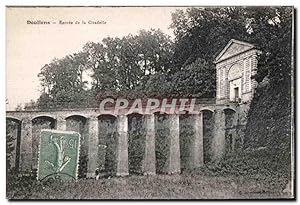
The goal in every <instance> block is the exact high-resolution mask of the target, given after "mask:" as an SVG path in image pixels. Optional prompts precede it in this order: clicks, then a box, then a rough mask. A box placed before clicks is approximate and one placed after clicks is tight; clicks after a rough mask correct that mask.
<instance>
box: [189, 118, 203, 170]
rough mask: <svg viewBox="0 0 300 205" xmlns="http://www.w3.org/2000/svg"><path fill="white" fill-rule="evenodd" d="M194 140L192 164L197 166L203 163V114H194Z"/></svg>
mask: <svg viewBox="0 0 300 205" xmlns="http://www.w3.org/2000/svg"><path fill="white" fill-rule="evenodd" d="M193 121H194V122H193V126H194V140H193V142H194V143H193V146H192V150H191V152H192V166H193V168H197V167H200V166H202V165H203V163H204V155H203V151H204V150H203V114H202V112H200V114H199V115H193Z"/></svg>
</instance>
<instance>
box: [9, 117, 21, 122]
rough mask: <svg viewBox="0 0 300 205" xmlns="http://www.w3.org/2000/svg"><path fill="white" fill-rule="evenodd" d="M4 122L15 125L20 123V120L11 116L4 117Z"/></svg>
mask: <svg viewBox="0 0 300 205" xmlns="http://www.w3.org/2000/svg"><path fill="white" fill-rule="evenodd" d="M6 120H9V121H13V122H17V123H21V121H22V120H21V119H20V118H17V117H12V116H6Z"/></svg>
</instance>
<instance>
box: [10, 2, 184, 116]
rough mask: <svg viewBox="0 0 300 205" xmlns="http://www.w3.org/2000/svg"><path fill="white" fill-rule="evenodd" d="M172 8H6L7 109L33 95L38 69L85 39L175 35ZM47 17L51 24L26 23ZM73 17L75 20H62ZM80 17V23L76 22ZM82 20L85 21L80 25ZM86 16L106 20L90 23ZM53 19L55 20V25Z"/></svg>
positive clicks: (35, 94) (34, 97)
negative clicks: (151, 31) (155, 31)
mask: <svg viewBox="0 0 300 205" xmlns="http://www.w3.org/2000/svg"><path fill="white" fill-rule="evenodd" d="M176 9H180V8H178V7H177V8H174V7H138V8H134V7H105V8H104V7H84V8H78V7H69V8H62V7H52V8H30V7H27V8H16V7H15V8H13V7H10V8H7V9H6V99H7V105H6V108H7V110H14V109H15V108H16V107H17V105H18V104H22V105H24V103H27V102H29V101H30V100H37V99H38V97H39V95H40V89H41V87H40V81H39V78H38V77H37V75H38V73H39V72H40V69H41V68H42V67H43V66H44V65H45V64H47V63H50V62H51V60H52V59H54V58H62V57H64V56H66V55H69V54H73V53H76V52H78V51H80V50H81V49H82V47H83V46H84V44H85V43H87V42H88V41H93V42H100V41H101V40H102V39H103V38H105V37H108V36H110V37H115V36H118V37H122V36H125V35H127V34H129V33H132V34H134V33H137V32H138V31H139V30H140V29H146V30H149V29H151V28H154V29H158V28H159V29H161V30H162V31H163V32H164V33H166V34H168V35H170V36H171V37H172V38H174V35H173V31H172V29H170V28H169V26H170V24H171V13H172V12H174V11H175V10H176ZM28 21H31V22H32V21H46V22H50V25H49V24H29V22H28ZM59 21H64V22H67V21H72V22H73V23H74V24H60V23H59ZM76 21H78V22H80V24H75V22H76ZM82 21H85V22H86V23H87V24H82ZM88 21H99V22H101V21H102V22H106V24H88ZM54 22H55V24H54Z"/></svg>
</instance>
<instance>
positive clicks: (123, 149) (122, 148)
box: [117, 115, 129, 176]
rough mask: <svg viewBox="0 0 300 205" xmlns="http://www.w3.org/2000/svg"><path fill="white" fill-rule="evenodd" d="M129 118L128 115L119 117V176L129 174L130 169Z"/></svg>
mask: <svg viewBox="0 0 300 205" xmlns="http://www.w3.org/2000/svg"><path fill="white" fill-rule="evenodd" d="M127 131H128V118H127V116H126V115H120V116H118V119H117V132H118V133H117V134H118V148H117V176H126V175H129V171H128V135H127Z"/></svg>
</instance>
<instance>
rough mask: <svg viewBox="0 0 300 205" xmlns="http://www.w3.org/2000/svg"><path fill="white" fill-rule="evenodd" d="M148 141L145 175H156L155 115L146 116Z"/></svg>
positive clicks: (144, 165) (146, 143)
mask: <svg viewBox="0 0 300 205" xmlns="http://www.w3.org/2000/svg"><path fill="white" fill-rule="evenodd" d="M145 126H146V141H145V155H144V160H143V173H144V175H155V174H156V168H155V116H154V114H151V115H146V116H145Z"/></svg>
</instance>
